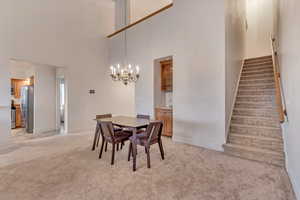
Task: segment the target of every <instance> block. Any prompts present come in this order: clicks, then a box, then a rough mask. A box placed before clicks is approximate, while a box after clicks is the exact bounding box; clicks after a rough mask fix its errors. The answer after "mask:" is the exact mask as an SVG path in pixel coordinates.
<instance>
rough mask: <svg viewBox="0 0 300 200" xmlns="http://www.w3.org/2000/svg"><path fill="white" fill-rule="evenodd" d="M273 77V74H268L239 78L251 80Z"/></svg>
mask: <svg viewBox="0 0 300 200" xmlns="http://www.w3.org/2000/svg"><path fill="white" fill-rule="evenodd" d="M272 77H274V74H273V73H268V74H253V75H247V76H244V75H242V76H241V80H253V79H265V78H268V79H269V78H272Z"/></svg>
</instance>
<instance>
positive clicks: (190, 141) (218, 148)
mask: <svg viewBox="0 0 300 200" xmlns="http://www.w3.org/2000/svg"><path fill="white" fill-rule="evenodd" d="M172 140H173V141H174V142H177V143H184V144H189V145H193V146H197V147H201V148H205V149H209V150H213V151H219V152H224V150H223V147H222V146H219V145H218V146H210V145H199V143H197V142H196V141H195V140H193V139H192V138H186V137H182V136H176V135H174V134H173V137H172Z"/></svg>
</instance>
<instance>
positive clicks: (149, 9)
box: [128, 0, 173, 22]
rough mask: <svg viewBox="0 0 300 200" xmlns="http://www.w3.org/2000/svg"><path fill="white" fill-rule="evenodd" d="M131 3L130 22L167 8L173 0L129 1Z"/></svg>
mask: <svg viewBox="0 0 300 200" xmlns="http://www.w3.org/2000/svg"><path fill="white" fill-rule="evenodd" d="M128 1H130V21H131V22H136V21H137V20H139V19H142V18H143V17H145V16H147V15H149V14H151V13H153V12H155V11H157V10H159V9H161V8H163V7H165V6H167V5H168V4H170V3H172V2H173V0H151V1H149V0H128Z"/></svg>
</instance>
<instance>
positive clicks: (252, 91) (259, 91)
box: [238, 90, 275, 96]
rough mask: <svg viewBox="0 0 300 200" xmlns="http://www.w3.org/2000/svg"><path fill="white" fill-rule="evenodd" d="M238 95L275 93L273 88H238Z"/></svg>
mask: <svg viewBox="0 0 300 200" xmlns="http://www.w3.org/2000/svg"><path fill="white" fill-rule="evenodd" d="M240 95H275V90H265V91H263V90H242V91H241V90H239V91H238V96H240Z"/></svg>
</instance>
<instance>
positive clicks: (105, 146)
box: [105, 142, 107, 152]
mask: <svg viewBox="0 0 300 200" xmlns="http://www.w3.org/2000/svg"><path fill="white" fill-rule="evenodd" d="M105 152H107V142H105Z"/></svg>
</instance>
